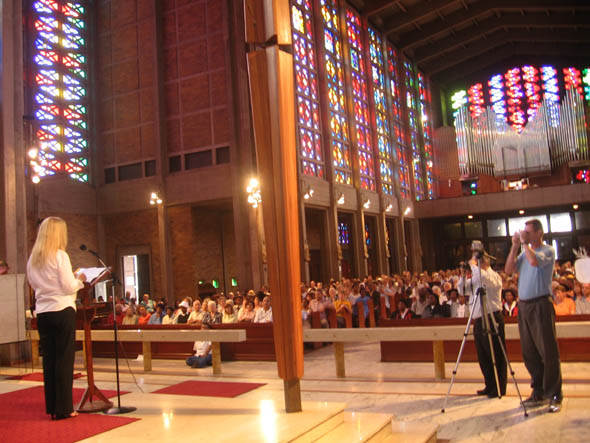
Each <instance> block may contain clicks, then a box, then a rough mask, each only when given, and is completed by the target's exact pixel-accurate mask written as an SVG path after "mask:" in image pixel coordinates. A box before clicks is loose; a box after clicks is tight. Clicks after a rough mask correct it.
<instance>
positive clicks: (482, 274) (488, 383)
mask: <svg viewBox="0 0 590 443" xmlns="http://www.w3.org/2000/svg"><path fill="white" fill-rule="evenodd" d="M471 249H472V251H473V256H472V257H471V260H469V267H470V268H471V279H469V280H467V282H466V283H465V286H467V287H469V288H471V290H472V294H471V296H470V297H469V306H470V309H471V312H472V313H473V319H474V320H475V322H474V324H473V339H474V342H475V349H476V351H477V359H478V361H479V367H480V369H481V372H482V374H483V377H484V380H485V388H484V389H482V390H479V391H477V395H487V396H488V397H489V398H494V397H498V386H499V388H500V395H506V379H507V370H506V359H505V357H504V352H503V351H502V346H503V347H504V349H506V340H505V336H504V317H503V316H502V277H500V275H499V274H498V273H497V272H496V271H494V270H493V269H492V267H491V266H490V259H489V258H488V256H487V254H486V253H485V252H484V249H483V245H482V244H481V242H479V241H474V242H473V244H472V246H471ZM478 259H479V266H478ZM464 272H465V270H464V268H463V267H461V273H462V274H463V273H464ZM464 280H465V279H464V278H462V279H461V281H460V283H459V292H460V293H462V294H464V293H465V291H464V288H463V281H464ZM480 288H481V289H480ZM482 290H484V291H485V293H486V296H485V299H486V300H487V304H486V306H487V312H488V326H489V328H490V331H485V323H484V321H483V318H482V308H481V301H482V296H483V294H482ZM477 294H480V295H479V296H478V295H477ZM494 323H495V325H496V328H494V326H493V325H494ZM487 332H489V333H490V334H492V335H491V337H492V346H493V349H494V357H495V360H496V370H497V371H498V385H496V376H495V374H494V363H493V360H492V354H491V350H490V339H489V336H488V333H487ZM500 340H501V342H500ZM500 343H502V346H501V345H500Z"/></svg>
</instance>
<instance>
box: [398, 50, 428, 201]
mask: <svg viewBox="0 0 590 443" xmlns="http://www.w3.org/2000/svg"><path fill="white" fill-rule="evenodd" d="M403 67H404V81H405V86H406V106H407V110H408V122H409V129H410V152H411V154H412V171H411V173H412V176H413V179H414V191H415V194H414V197H415V198H416V200H423V199H424V198H425V197H426V192H425V191H426V190H425V188H424V173H423V168H422V149H421V146H420V137H419V134H418V131H420V129H421V128H420V126H419V125H420V123H419V121H418V118H419V116H418V112H419V107H418V99H417V97H416V96H417V88H416V79H415V73H414V68H413V66H412V65H411V64H410V63H409V62H407V61H405V62H404V63H403Z"/></svg>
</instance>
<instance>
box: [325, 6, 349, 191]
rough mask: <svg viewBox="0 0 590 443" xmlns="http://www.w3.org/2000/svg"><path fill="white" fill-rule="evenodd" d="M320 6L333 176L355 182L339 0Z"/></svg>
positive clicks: (339, 181)
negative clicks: (353, 178) (353, 179)
mask: <svg viewBox="0 0 590 443" xmlns="http://www.w3.org/2000/svg"><path fill="white" fill-rule="evenodd" d="M319 7H320V15H321V17H322V28H321V29H322V39H321V40H322V41H323V46H324V50H323V51H322V52H323V54H324V60H323V61H322V63H323V72H325V83H324V84H325V89H326V95H327V97H326V98H327V103H328V106H327V113H328V121H329V134H330V136H329V141H330V150H331V155H332V166H333V167H332V170H333V177H334V181H335V182H336V183H342V184H347V185H352V163H351V154H350V152H351V151H350V137H349V118H348V111H347V108H346V106H345V103H346V89H345V81H344V60H343V53H342V51H343V49H342V41H341V37H340V16H339V13H338V12H339V8H338V2H337V0H320V3H319Z"/></svg>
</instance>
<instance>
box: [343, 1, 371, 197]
mask: <svg viewBox="0 0 590 443" xmlns="http://www.w3.org/2000/svg"><path fill="white" fill-rule="evenodd" d="M346 29H347V35H348V48H349V53H350V67H351V79H352V96H353V103H354V131H355V135H356V142H357V147H358V158H359V172H360V177H361V188H363V189H368V190H371V191H374V190H375V167H374V160H373V143H372V136H371V127H370V120H369V94H368V87H367V69H366V66H365V58H364V56H365V54H364V52H365V51H364V45H363V33H362V27H361V20H360V18H359V17H358V15H356V14H355V13H354V12H352V11H351V10H350V9H347V10H346Z"/></svg>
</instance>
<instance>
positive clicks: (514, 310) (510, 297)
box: [502, 288, 518, 317]
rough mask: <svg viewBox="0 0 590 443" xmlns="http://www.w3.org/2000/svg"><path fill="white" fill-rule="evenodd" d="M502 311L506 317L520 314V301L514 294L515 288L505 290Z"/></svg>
mask: <svg viewBox="0 0 590 443" xmlns="http://www.w3.org/2000/svg"><path fill="white" fill-rule="evenodd" d="M502 313H503V314H504V315H505V316H506V317H516V316H518V302H517V301H516V296H515V294H514V289H511V288H508V289H505V290H504V303H503V304H502Z"/></svg>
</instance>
